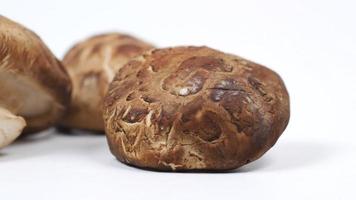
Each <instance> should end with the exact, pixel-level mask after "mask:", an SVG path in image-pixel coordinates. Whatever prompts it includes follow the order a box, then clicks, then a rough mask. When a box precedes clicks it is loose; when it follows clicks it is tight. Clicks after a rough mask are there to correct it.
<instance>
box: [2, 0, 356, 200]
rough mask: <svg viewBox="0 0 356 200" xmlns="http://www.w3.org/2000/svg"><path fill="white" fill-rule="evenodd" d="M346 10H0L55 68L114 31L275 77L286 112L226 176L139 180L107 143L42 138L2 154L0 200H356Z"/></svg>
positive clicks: (24, 4)
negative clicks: (271, 134) (286, 100)
mask: <svg viewBox="0 0 356 200" xmlns="http://www.w3.org/2000/svg"><path fill="white" fill-rule="evenodd" d="M354 2H355V1H352V0H350V1H345V0H338V1H325V0H324V1H321V0H320V1H307V0H305V1H302V0H296V1H283V0H270V1H257V0H248V1H236V0H234V1H223V0H219V1H214V2H210V1H193V0H190V1H184V0H179V1H168V0H162V1H155V0H149V1H118V0H116V1H114V0H113V1H106V0H100V1H96V2H94V1H74V0H61V1H57V2H54V1H39V0H31V1H28V0H26V1H25V0H24V1H19V0H2V1H1V3H0V13H1V14H2V15H5V16H7V17H9V18H11V19H13V20H15V21H18V22H20V23H22V24H24V25H26V26H27V27H29V28H30V29H32V30H34V31H35V32H36V33H37V34H39V35H40V36H41V37H42V38H43V40H44V41H45V42H46V43H47V45H48V46H49V47H50V48H51V49H52V50H53V52H54V53H55V54H56V55H57V56H58V57H60V58H62V56H63V55H64V53H65V52H66V50H68V48H70V47H71V46H72V45H73V44H74V43H75V42H77V41H79V40H82V39H85V38H86V37H88V36H91V35H93V34H96V33H100V32H105V31H115V30H117V31H123V32H128V33H132V34H134V35H136V36H138V37H140V38H142V39H145V40H147V41H149V42H152V43H153V44H156V45H157V46H161V47H165V46H174V45H185V44H189V45H208V46H211V47H213V48H217V49H220V50H222V51H225V52H229V53H234V54H237V55H240V56H242V57H245V58H248V59H251V60H253V61H256V62H258V63H261V64H263V65H266V66H269V67H270V68H272V69H273V70H275V71H277V72H278V73H279V74H280V75H281V76H282V77H283V79H284V81H285V83H286V85H287V88H288V90H289V93H290V96H291V109H292V110H291V120H290V124H289V126H288V128H287V130H286V131H285V132H284V134H283V135H282V136H281V138H280V139H279V141H278V142H277V144H276V145H275V146H274V147H273V148H272V149H271V150H270V151H269V152H268V153H267V154H266V155H265V156H264V157H262V158H261V159H259V160H258V161H256V162H254V163H251V164H249V165H247V166H245V167H242V168H240V169H239V170H236V171H235V172H233V173H223V174H207V173H159V172H151V171H143V170H139V169H136V168H132V167H128V166H126V165H123V164H121V163H119V162H118V161H116V160H115V159H114V157H113V156H112V155H111V154H110V152H109V150H108V147H107V145H106V141H105V137H104V136H98V135H91V134H85V133H84V134H79V135H74V136H73V135H63V134H62V135H61V134H55V133H54V132H55V131H54V130H50V131H47V132H45V133H43V134H40V135H38V136H37V137H36V138H33V139H31V140H28V141H23V142H17V143H16V144H13V145H12V146H9V147H8V148H5V149H2V150H1V151H0V152H1V153H0V199H3V200H9V199H61V200H63V199H105V200H109V199H116V200H118V199H125V200H129V199H223V198H225V197H226V198H229V199H283V200H286V199H288V200H289V199H298V200H299V199H323V200H324V199H356V194H355V193H356V191H355V189H356V131H355V128H354V127H355V124H356V122H355V121H356V120H355V119H356V117H355V112H356V80H355V79H356V47H355V46H356V3H354Z"/></svg>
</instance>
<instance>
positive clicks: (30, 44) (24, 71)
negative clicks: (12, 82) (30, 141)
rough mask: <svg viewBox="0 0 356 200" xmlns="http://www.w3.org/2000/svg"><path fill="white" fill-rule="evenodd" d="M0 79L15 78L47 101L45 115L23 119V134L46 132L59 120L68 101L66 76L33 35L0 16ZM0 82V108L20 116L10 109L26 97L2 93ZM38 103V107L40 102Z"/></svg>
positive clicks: (2, 85) (4, 91) (46, 49)
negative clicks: (6, 107)
mask: <svg viewBox="0 0 356 200" xmlns="http://www.w3.org/2000/svg"><path fill="white" fill-rule="evenodd" d="M5 74H6V75H5ZM0 75H4V76H11V77H18V78H19V79H21V80H23V81H24V82H26V83H27V84H33V87H35V88H36V90H37V91H38V93H39V94H43V95H47V96H48V99H50V100H49V101H51V102H50V103H49V104H51V106H50V109H49V110H46V111H45V113H37V114H36V115H32V116H26V115H24V116H23V117H24V118H25V120H26V122H27V126H26V128H25V130H24V132H25V133H29V132H35V131H40V130H43V129H46V128H48V127H50V126H52V125H53V124H54V123H56V122H57V121H58V120H59V119H60V118H61V117H62V115H63V113H64V112H65V109H66V107H67V105H68V104H69V101H70V93H71V81H70V78H69V75H68V74H67V72H66V70H65V69H64V67H63V66H62V64H61V63H60V62H59V61H58V60H57V59H56V58H55V56H54V55H53V54H52V53H51V51H50V50H49V49H48V48H47V46H46V45H45V44H44V43H43V42H42V40H41V39H40V38H39V37H38V36H37V35H36V34H35V33H33V32H32V31H30V30H28V29H27V28H25V27H24V26H22V25H20V24H18V23H16V22H13V21H11V20H10V19H7V18H6V17H3V16H1V15H0ZM2 78H3V77H2ZM0 82H1V85H0V90H1V92H0V94H1V95H0V106H9V108H8V109H10V110H11V111H13V112H15V113H16V112H17V111H18V112H20V111H19V108H15V107H16V106H13V105H14V104H15V103H14V102H16V103H17V104H21V101H25V100H26V97H23V98H24V99H15V98H16V95H19V96H21V94H16V93H17V92H18V91H6V89H7V88H4V87H5V86H4V85H5V84H4V82H3V80H0ZM19 84H20V83H19ZM46 98H47V97H46ZM38 103H39V104H41V102H40V101H39V102H38ZM17 107H18V106H17ZM31 109H35V108H31ZM18 114H21V113H18Z"/></svg>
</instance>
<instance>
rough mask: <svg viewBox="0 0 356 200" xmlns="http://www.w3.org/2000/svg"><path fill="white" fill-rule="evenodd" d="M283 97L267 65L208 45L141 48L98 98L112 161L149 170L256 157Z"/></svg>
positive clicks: (270, 139) (223, 165)
mask: <svg viewBox="0 0 356 200" xmlns="http://www.w3.org/2000/svg"><path fill="white" fill-rule="evenodd" d="M288 120H289V97H288V93H287V90H286V88H285V86H284V84H283V81H282V80H281V78H280V77H279V76H278V75H277V74H276V73H275V72H273V71H271V70H270V69H268V68H266V67H263V66H261V65H259V64H256V63H253V62H251V61H248V60H245V59H243V58H240V57H238V56H234V55H230V54H226V53H223V52H220V51H217V50H214V49H211V48H208V47H176V48H166V49H156V50H152V51H148V52H146V53H144V54H143V55H142V56H141V57H138V58H136V59H134V60H132V61H130V62H129V63H128V64H126V65H125V66H124V67H123V68H122V69H121V70H119V72H118V73H117V75H116V76H115V78H114V80H113V82H112V83H111V84H110V88H109V91H108V93H107V96H106V97H105V102H104V121H105V130H106V135H107V139H108V143H109V146H110V150H111V152H112V153H113V154H114V155H115V156H116V157H117V159H118V160H120V161H122V162H124V163H127V164H130V165H134V166H138V167H144V168H151V169H156V170H180V171H184V170H228V169H234V168H238V167H240V166H242V165H245V164H247V163H249V162H251V161H253V160H256V159H257V158H259V157H260V156H262V155H263V154H264V153H265V152H266V151H267V150H268V149H270V148H271V147H272V146H273V145H274V144H275V142H276V141H277V139H278V138H279V136H280V135H281V134H282V132H283V131H284V129H285V128H286V126H287V124H288Z"/></svg>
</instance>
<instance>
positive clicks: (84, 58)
mask: <svg viewBox="0 0 356 200" xmlns="http://www.w3.org/2000/svg"><path fill="white" fill-rule="evenodd" d="M151 48H153V47H152V45H150V44H148V43H146V42H144V41H141V40H139V39H137V38H134V37H132V36H129V35H125V34H120V33H107V34H102V35H97V36H94V37H91V38H88V39H87V40H85V41H82V42H79V43H78V44H76V45H75V46H74V47H73V48H72V49H70V50H69V51H68V53H67V54H66V55H65V57H64V59H63V64H64V66H65V67H66V68H67V70H68V72H69V75H70V77H71V78H72V81H73V92H72V100H71V105H70V107H69V110H68V113H67V114H66V116H65V118H64V119H63V121H62V122H61V128H78V129H86V130H92V131H99V132H103V131H104V122H103V119H102V118H103V117H102V99H103V97H104V95H105V94H106V91H107V90H108V86H109V83H110V82H111V81H112V79H113V78H114V75H115V73H116V72H117V71H118V70H119V69H120V68H121V67H122V66H123V65H124V64H126V62H128V61H129V60H130V59H131V58H133V57H135V56H138V55H139V54H141V53H142V52H144V51H145V50H147V49H151Z"/></svg>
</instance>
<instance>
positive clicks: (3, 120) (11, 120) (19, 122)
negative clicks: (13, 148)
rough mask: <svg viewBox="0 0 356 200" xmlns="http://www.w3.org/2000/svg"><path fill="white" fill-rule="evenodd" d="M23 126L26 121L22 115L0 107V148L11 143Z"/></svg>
mask: <svg viewBox="0 0 356 200" xmlns="http://www.w3.org/2000/svg"><path fill="white" fill-rule="evenodd" d="M25 126H26V121H25V120H24V119H23V118H22V117H20V116H16V115H14V114H13V113H11V112H10V111H9V110H7V109H5V108H3V107H0V148H2V147H5V146H7V145H9V144H10V143H12V142H13V141H14V140H15V139H16V138H17V137H18V136H19V135H20V134H21V133H22V130H23V128H24V127H25Z"/></svg>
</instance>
